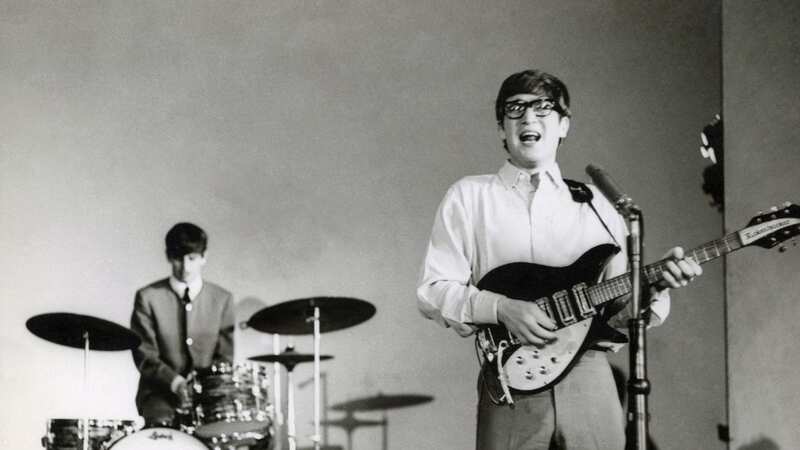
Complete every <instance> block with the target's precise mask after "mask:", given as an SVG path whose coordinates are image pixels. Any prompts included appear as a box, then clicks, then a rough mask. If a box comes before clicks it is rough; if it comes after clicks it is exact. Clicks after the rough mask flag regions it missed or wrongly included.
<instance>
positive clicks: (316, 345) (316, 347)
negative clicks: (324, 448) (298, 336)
mask: <svg viewBox="0 0 800 450" xmlns="http://www.w3.org/2000/svg"><path fill="white" fill-rule="evenodd" d="M319 341H320V331H319V306H314V435H313V436H311V440H312V441H313V442H314V450H320V446H319V444H320V435H319V397H320V395H319V394H320V392H319V385H320V383H319V354H320V352H319V347H320V342H319Z"/></svg>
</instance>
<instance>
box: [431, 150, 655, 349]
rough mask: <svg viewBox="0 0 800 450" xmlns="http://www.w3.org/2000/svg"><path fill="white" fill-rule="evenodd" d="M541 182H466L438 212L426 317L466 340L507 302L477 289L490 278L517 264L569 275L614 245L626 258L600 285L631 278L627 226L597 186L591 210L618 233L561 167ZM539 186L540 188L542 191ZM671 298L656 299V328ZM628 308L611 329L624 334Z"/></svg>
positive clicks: (512, 172)
mask: <svg viewBox="0 0 800 450" xmlns="http://www.w3.org/2000/svg"><path fill="white" fill-rule="evenodd" d="M533 173H537V174H538V177H536V176H535V177H533V180H534V181H533V183H531V180H532V177H531V172H526V171H524V170H521V169H519V168H517V167H515V166H513V165H512V164H511V163H510V162H506V163H505V164H504V165H503V167H502V168H501V169H500V171H499V172H498V173H496V174H490V175H476V176H468V177H465V178H462V179H461V180H459V181H457V182H456V183H455V184H453V185H452V186H451V187H450V189H449V190H448V191H447V194H446V195H445V197H444V199H443V200H442V202H441V204H440V205H439V209H438V211H437V213H436V217H435V220H434V224H433V231H432V232H431V238H430V243H429V244H428V248H427V251H426V254H425V259H424V262H423V265H422V270H421V272H420V278H419V284H418V288H417V298H418V300H417V306H418V307H419V309H420V311H421V312H422V314H423V315H424V316H426V317H428V318H429V319H432V320H434V321H436V322H437V323H439V324H441V325H442V326H445V327H452V328H453V329H454V330H455V331H456V332H457V333H458V334H459V335H461V336H469V335H471V334H473V333H474V332H475V330H476V329H477V327H476V325H477V324H497V302H498V300H499V299H500V298H502V295H500V294H496V293H493V292H489V291H482V290H479V289H478V288H477V287H476V284H477V283H478V281H480V279H481V278H482V277H483V276H484V275H486V273H487V272H489V271H490V270H492V269H494V268H496V267H499V266H501V265H504V264H508V263H512V262H529V263H536V264H541V265H545V266H553V267H562V266H568V265H570V264H571V263H573V262H574V261H575V260H576V259H578V257H580V256H581V255H582V254H583V253H585V252H586V251H587V250H589V249H591V248H592V247H595V246H597V245H600V244H604V243H612V244H617V245H619V246H621V247H622V251H620V252H619V253H617V254H616V255H615V256H614V257H612V258H611V259H610V261H609V262H608V265H607V266H606V269H605V271H604V272H603V274H602V277H601V279H608V278H611V277H614V276H617V275H621V274H623V273H625V272H626V271H627V251H626V235H627V227H626V225H625V221H624V219H623V218H622V217H621V216H620V215H619V214H617V212H616V210H615V209H614V207H613V206H612V205H611V204H610V203H609V202H608V200H606V199H605V197H603V195H602V194H601V193H600V192H599V191H598V190H597V188H596V187H594V186H591V185H590V186H589V187H590V189H591V190H592V192H593V193H594V198H593V199H592V203H593V204H594V206H595V208H596V209H597V211H598V212H599V213H600V215H601V216H602V218H603V221H604V222H605V223H606V225H607V226H608V227H609V229H610V231H611V233H613V235H614V238H615V239H616V242H614V239H612V237H611V235H609V232H608V231H607V230H606V229H605V228H604V227H603V225H602V224H601V223H600V221H599V219H598V217H597V215H596V214H595V213H594V211H592V209H591V207H590V206H589V204H588V203H577V202H575V201H574V200H573V199H572V195H571V193H570V191H569V188H568V187H567V185H566V184H565V183H564V180H563V179H562V177H561V171H560V169H559V168H558V166H557V165H553V166H550V167H546V168H543V169H541V170H537V171H535V172H533ZM537 184H538V186H536V185H537ZM669 306H670V299H669V293H668V291H667V290H665V291H661V292H659V293H657V294H655V296H654V298H653V302H652V303H651V305H650V309H651V310H652V312H653V314H652V315H651V320H650V325H659V324H660V323H661V322H663V320H664V319H666V317H667V315H668V314H669ZM627 311H628V308H625V309H624V310H623V312H620V313H619V314H618V315H617V317H615V318H614V320H613V321H612V325H615V326H621V325H622V326H624V324H625V322H624V317H622V316H625V317H627Z"/></svg>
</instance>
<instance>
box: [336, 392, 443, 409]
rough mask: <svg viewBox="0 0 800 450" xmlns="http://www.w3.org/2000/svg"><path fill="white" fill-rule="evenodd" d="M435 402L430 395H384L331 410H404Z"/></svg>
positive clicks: (338, 406) (347, 403)
mask: <svg viewBox="0 0 800 450" xmlns="http://www.w3.org/2000/svg"><path fill="white" fill-rule="evenodd" d="M431 400H433V397H431V396H430V395H383V394H378V395H376V396H373V397H364V398H359V399H355V400H350V401H347V402H343V403H338V404H336V405H333V406H331V408H330V409H333V410H336V411H376V410H383V409H393V408H402V407H405V406H414V405H420V404H422V403H428V402H430V401H431Z"/></svg>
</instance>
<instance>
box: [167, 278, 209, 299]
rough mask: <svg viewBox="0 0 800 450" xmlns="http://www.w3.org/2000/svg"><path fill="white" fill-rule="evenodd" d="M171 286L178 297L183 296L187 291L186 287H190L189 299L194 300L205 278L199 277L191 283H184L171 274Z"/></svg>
mask: <svg viewBox="0 0 800 450" xmlns="http://www.w3.org/2000/svg"><path fill="white" fill-rule="evenodd" d="M169 286H170V287H171V288H172V290H173V291H175V293H176V294H178V298H183V293H184V292H185V291H186V288H187V287H188V288H189V299H190V300H194V299H195V298H197V296H198V295H199V294H200V289H202V288H203V279H202V278H197V279H196V280H194V281H192V282H191V283H188V284H187V283H184V282H183V281H180V280H179V279H177V278H175V276H173V275H170V276H169Z"/></svg>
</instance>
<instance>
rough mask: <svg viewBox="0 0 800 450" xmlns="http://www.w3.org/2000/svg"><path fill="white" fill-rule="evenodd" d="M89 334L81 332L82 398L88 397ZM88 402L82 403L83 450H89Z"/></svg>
mask: <svg viewBox="0 0 800 450" xmlns="http://www.w3.org/2000/svg"><path fill="white" fill-rule="evenodd" d="M88 374H89V332H88V331H84V332H83V398H84V400H87V399H88V397H89V375H88ZM88 404H89V402H86V401H84V402H83V420H82V422H83V438H82V439H81V441H82V442H83V450H89V412H88V411H87V409H88Z"/></svg>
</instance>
